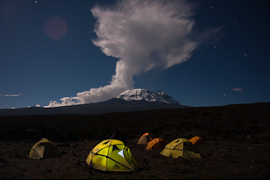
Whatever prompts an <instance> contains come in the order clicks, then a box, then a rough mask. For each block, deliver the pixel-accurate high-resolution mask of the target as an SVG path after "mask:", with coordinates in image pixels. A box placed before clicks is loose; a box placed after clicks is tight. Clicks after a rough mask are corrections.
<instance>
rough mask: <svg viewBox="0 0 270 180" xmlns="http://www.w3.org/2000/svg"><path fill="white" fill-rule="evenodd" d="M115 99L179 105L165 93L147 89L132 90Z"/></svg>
mask: <svg viewBox="0 0 270 180" xmlns="http://www.w3.org/2000/svg"><path fill="white" fill-rule="evenodd" d="M115 98H118V99H124V100H125V101H148V102H158V103H166V104H179V102H178V101H176V100H175V99H173V98H172V97H171V96H169V95H167V94H166V93H165V92H164V91H157V92H153V91H150V90H147V89H131V90H126V91H124V92H122V93H120V94H119V95H118V96H116V97H115Z"/></svg>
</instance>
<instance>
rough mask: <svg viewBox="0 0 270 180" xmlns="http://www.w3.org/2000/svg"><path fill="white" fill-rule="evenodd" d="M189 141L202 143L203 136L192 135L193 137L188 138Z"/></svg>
mask: <svg viewBox="0 0 270 180" xmlns="http://www.w3.org/2000/svg"><path fill="white" fill-rule="evenodd" d="M189 141H190V142H191V143H192V144H195V145H196V144H203V143H204V140H203V138H201V137H199V136H194V137H193V138H191V139H189Z"/></svg>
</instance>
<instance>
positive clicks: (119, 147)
mask: <svg viewBox="0 0 270 180" xmlns="http://www.w3.org/2000/svg"><path fill="white" fill-rule="evenodd" d="M86 163H87V164H88V165H89V166H90V167H92V168H94V169H98V170H102V171H117V172H131V171H136V169H137V165H136V161H135V159H134V158H133V156H132V154H131V152H130V149H129V148H128V147H127V146H126V145H125V144H124V143H123V142H122V141H120V140H116V139H106V140H104V141H102V142H100V143H99V144H98V145H96V146H95V147H94V148H93V149H92V150H91V152H90V153H89V155H88V157H87V159H86Z"/></svg>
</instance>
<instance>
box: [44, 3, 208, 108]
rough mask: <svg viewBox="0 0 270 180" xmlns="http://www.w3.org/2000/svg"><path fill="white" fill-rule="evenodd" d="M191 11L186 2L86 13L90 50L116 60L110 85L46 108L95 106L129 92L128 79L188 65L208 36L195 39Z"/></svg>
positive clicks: (125, 5)
mask: <svg viewBox="0 0 270 180" xmlns="http://www.w3.org/2000/svg"><path fill="white" fill-rule="evenodd" d="M193 10H194V6H193V5H192V4H190V3H187V1H180V0H178V1H171V0H164V1H163V0H155V1H152V0H151V1H150V0H149V1H147V0H144V1H142V0H123V1H117V3H116V4H114V5H113V6H109V7H102V6H98V5H97V6H95V7H94V8H92V9H91V12H92V14H93V15H94V17H95V18H96V19H97V23H96V25H95V29H94V31H95V33H96V35H97V39H96V40H94V41H93V43H94V45H96V46H98V47H100V49H101V51H102V52H103V53H104V54H106V55H107V56H112V57H115V58H118V61H117V63H116V69H115V74H114V75H113V77H112V80H111V82H110V84H108V85H106V86H104V87H99V88H91V89H90V90H89V91H84V92H79V93H77V96H76V97H64V98H62V99H61V102H60V103H59V102H57V101H51V102H50V104H49V105H48V106H46V107H56V106H66V105H75V104H83V103H91V102H99V101H104V100H107V99H110V98H112V97H114V96H116V95H118V94H119V93H121V92H122V91H124V90H127V89H132V88H133V87H134V81H133V77H134V76H136V75H140V74H141V73H145V72H147V71H150V70H153V69H167V68H170V67H172V66H174V65H176V64H180V63H183V62H185V61H187V60H188V59H189V58H190V57H191V56H192V52H193V51H194V50H195V49H196V48H197V47H198V46H199V44H201V43H202V42H203V41H205V40H206V39H208V35H209V34H210V33H211V31H208V32H207V33H203V32H200V34H199V33H195V32H194V30H193V28H194V24H195V21H194V20H193V19H192V16H193V15H194V12H193Z"/></svg>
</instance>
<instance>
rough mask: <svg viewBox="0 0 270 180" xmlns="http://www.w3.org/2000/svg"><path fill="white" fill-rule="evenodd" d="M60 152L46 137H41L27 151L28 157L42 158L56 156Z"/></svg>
mask: <svg viewBox="0 0 270 180" xmlns="http://www.w3.org/2000/svg"><path fill="white" fill-rule="evenodd" d="M59 155H60V152H59V151H58V150H57V147H56V145H55V144H54V143H53V142H51V141H49V140H48V139H46V138H42V139H41V140H40V141H39V142H37V143H36V144H35V145H34V146H33V147H32V149H31V150H30V152H29V158H30V159H43V158H53V157H58V156H59Z"/></svg>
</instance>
